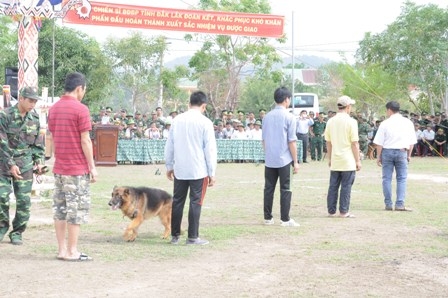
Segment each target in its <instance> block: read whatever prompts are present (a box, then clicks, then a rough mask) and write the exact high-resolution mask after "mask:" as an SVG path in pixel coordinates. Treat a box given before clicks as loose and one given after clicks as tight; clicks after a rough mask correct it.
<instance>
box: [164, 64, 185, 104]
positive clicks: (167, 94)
mask: <svg viewBox="0 0 448 298" xmlns="http://www.w3.org/2000/svg"><path fill="white" fill-rule="evenodd" d="M189 76H190V71H189V69H188V68H187V67H186V66H183V65H179V66H176V68H175V69H174V70H169V69H165V68H164V69H163V71H162V82H163V98H165V99H166V102H165V104H164V109H165V110H167V111H168V110H169V111H177V110H179V109H183V110H187V108H188V103H189V94H188V92H187V91H186V90H182V89H180V88H179V79H181V78H187V77H189Z"/></svg>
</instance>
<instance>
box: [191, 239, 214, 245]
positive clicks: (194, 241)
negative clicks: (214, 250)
mask: <svg viewBox="0 0 448 298" xmlns="http://www.w3.org/2000/svg"><path fill="white" fill-rule="evenodd" d="M208 243H209V242H208V241H207V240H205V239H201V238H196V239H191V238H188V239H187V241H186V244H195V245H206V244H208Z"/></svg>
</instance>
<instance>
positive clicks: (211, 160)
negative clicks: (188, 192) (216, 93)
mask: <svg viewBox="0 0 448 298" xmlns="http://www.w3.org/2000/svg"><path fill="white" fill-rule="evenodd" d="M217 156H218V151H217V147H216V140H215V131H214V128H213V123H212V121H211V120H210V119H208V118H207V117H205V116H204V115H202V114H201V112H200V111H199V110H196V109H190V110H188V111H187V112H185V113H182V114H180V115H178V116H176V117H175V118H174V120H173V122H172V123H171V129H170V135H169V138H168V140H167V141H166V145H165V166H166V169H167V170H168V171H170V170H174V176H175V177H176V179H179V180H197V179H202V178H205V177H207V176H210V177H212V176H215V174H216V166H217V163H218V162H217V159H218V157H217Z"/></svg>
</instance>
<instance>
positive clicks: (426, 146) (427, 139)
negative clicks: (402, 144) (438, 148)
mask: <svg viewBox="0 0 448 298" xmlns="http://www.w3.org/2000/svg"><path fill="white" fill-rule="evenodd" d="M435 136H436V133H435V132H434V130H433V129H432V125H431V124H428V125H426V129H425V130H423V132H422V142H423V154H422V157H423V156H428V155H429V154H430V152H431V151H432V147H433V145H434V138H435Z"/></svg>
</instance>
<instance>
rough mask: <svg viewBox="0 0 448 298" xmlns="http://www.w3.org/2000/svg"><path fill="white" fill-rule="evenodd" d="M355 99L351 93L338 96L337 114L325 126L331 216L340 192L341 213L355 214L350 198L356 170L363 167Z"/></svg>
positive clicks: (334, 210) (329, 210)
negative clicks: (354, 106)
mask: <svg viewBox="0 0 448 298" xmlns="http://www.w3.org/2000/svg"><path fill="white" fill-rule="evenodd" d="M353 104H355V101H354V100H353V99H351V98H350V97H348V96H345V95H344V96H341V97H339V98H338V101H337V105H338V113H337V114H336V115H335V116H333V117H332V118H330V119H329V120H328V122H327V125H326V128H325V140H326V142H327V152H328V156H329V161H328V165H329V166H330V171H331V172H330V185H329V187H328V194H327V208H328V214H329V216H334V215H335V214H336V210H337V203H338V193H339V188H340V197H339V216H340V217H343V218H351V217H355V216H354V215H353V214H351V213H350V212H349V210H350V197H351V190H352V185H353V182H354V181H355V176H356V175H355V174H356V171H359V170H361V160H360V156H359V143H358V141H359V137H358V123H357V122H356V120H355V119H353V118H352V117H350V112H351V108H352V105H353Z"/></svg>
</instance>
